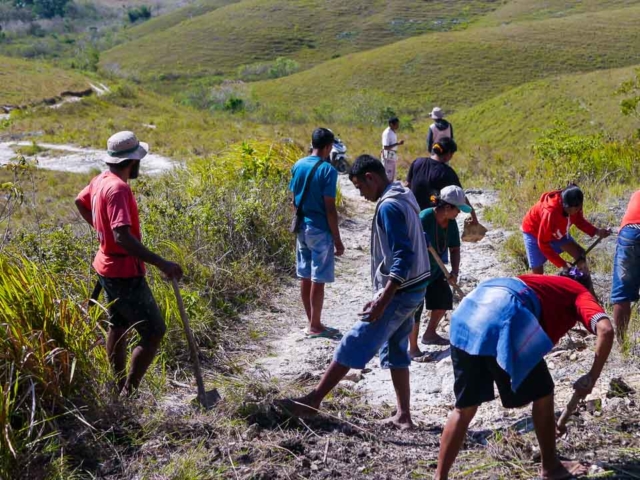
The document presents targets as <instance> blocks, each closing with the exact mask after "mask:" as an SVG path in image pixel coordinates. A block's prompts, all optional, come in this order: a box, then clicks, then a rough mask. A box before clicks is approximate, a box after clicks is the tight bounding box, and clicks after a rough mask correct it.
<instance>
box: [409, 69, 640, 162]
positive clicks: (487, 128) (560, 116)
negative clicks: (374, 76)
mask: <svg viewBox="0 0 640 480" xmlns="http://www.w3.org/2000/svg"><path fill="white" fill-rule="evenodd" d="M634 70H635V67H627V68H620V69H611V70H598V71H596V72H591V73H586V74H574V75H563V76H559V77H552V78H548V79H545V80H539V81H536V82H531V83H526V84H524V85H522V86H520V87H516V88H514V89H512V90H509V91H508V92H506V93H504V94H501V95H497V96H495V97H493V98H489V99H487V100H486V101H483V102H482V103H479V104H477V105H475V106H473V107H471V108H467V109H462V110H460V111H458V112H456V113H455V114H454V115H452V116H451V121H452V122H453V124H454V125H455V126H456V134H457V138H456V140H458V142H459V144H460V146H461V149H462V151H466V152H468V151H469V150H470V149H474V150H475V149H479V148H484V146H486V147H489V148H491V149H493V150H503V151H507V150H513V149H518V150H525V149H528V148H529V146H530V145H531V144H532V143H533V142H534V141H535V140H536V139H537V138H538V137H540V135H542V134H543V132H544V131H545V130H547V129H548V128H550V127H551V126H552V125H553V124H554V122H557V121H560V122H563V123H564V124H565V125H566V126H567V128H569V129H570V130H572V131H575V132H576V133H582V134H594V133H605V134H607V135H609V136H611V137H613V138H616V139H618V140H623V139H625V138H627V137H629V136H630V135H632V134H633V133H634V132H635V131H636V129H637V128H638V125H637V124H636V122H634V121H633V119H632V118H628V117H625V116H624V115H623V114H622V113H621V111H620V104H619V99H618V98H616V96H615V95H614V92H615V91H616V90H617V89H619V88H620V86H621V85H622V84H623V83H625V82H627V83H628V82H629V79H630V78H631V77H632V76H633V72H634ZM421 127H422V128H421V129H422V130H426V128H427V126H426V125H424V126H421Z"/></svg>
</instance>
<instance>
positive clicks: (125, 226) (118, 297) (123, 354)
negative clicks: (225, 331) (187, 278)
mask: <svg viewBox="0 0 640 480" xmlns="http://www.w3.org/2000/svg"><path fill="white" fill-rule="evenodd" d="M148 151H149V145H148V144H146V143H143V142H140V141H139V140H138V139H137V138H136V136H135V135H134V134H133V133H132V132H127V131H124V132H118V133H116V134H115V135H113V136H111V138H109V140H108V141H107V156H106V157H105V163H106V164H107V166H108V170H107V171H105V172H103V173H101V174H100V175H98V176H96V177H94V178H93V179H92V180H91V182H90V183H89V185H88V186H87V187H85V188H84V189H83V190H82V191H81V192H80V193H79V194H78V197H77V198H76V207H77V208H78V211H79V212H80V215H82V218H84V219H85V221H86V222H87V223H88V224H89V225H91V226H92V227H93V228H94V229H95V230H96V232H97V233H98V240H99V241H100V248H99V249H98V253H97V254H96V256H95V259H94V260H93V268H94V269H95V270H96V272H97V274H98V281H99V285H96V290H95V291H94V295H93V297H94V298H93V299H94V300H95V299H96V298H95V297H97V294H98V293H99V291H100V288H102V289H104V293H105V295H104V297H105V298H104V300H105V303H110V304H111V306H110V307H109V322H110V325H109V332H108V337H107V354H108V356H109V360H110V362H111V364H112V366H113V369H114V371H115V374H116V378H117V385H118V390H119V392H120V393H121V394H123V395H127V396H128V395H131V394H133V393H134V392H135V391H136V390H137V388H138V386H139V385H140V381H141V380H142V377H143V376H144V374H145V372H146V371H147V369H148V368H149V365H151V362H152V361H153V358H154V356H155V354H156V352H157V350H158V347H159V346H160V342H161V341H162V337H163V336H164V333H165V330H166V326H165V324H164V320H163V318H162V314H161V313H160V309H159V308H158V305H157V303H156V301H155V299H154V298H153V294H152V293H151V289H150V288H149V285H148V284H147V281H146V279H145V273H146V270H145V263H150V264H151V265H155V266H156V267H158V268H159V269H160V270H161V271H162V272H163V273H164V274H165V275H166V276H167V277H169V278H176V279H180V278H181V277H182V268H181V267H180V265H178V264H177V263H174V262H170V261H168V260H165V259H164V258H162V257H160V256H159V255H157V254H155V253H153V252H152V251H150V250H149V249H147V248H146V247H145V246H144V245H143V244H142V243H141V240H142V236H141V234H140V219H139V216H138V205H137V203H136V200H135V198H134V196H133V192H132V191H131V187H130V186H129V185H128V183H127V182H128V181H129V180H130V179H135V178H137V177H138V174H139V172H140V161H141V160H142V159H143V158H144V157H145V156H146V155H147V152H148ZM132 327H133V328H135V329H136V331H137V332H138V334H139V335H140V341H139V343H138V345H137V346H136V347H135V348H134V349H133V353H132V355H131V366H130V369H129V373H128V375H126V374H125V371H126V365H127V342H126V341H125V336H126V333H127V332H128V331H129V329H130V328H132Z"/></svg>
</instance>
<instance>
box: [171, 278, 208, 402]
mask: <svg viewBox="0 0 640 480" xmlns="http://www.w3.org/2000/svg"><path fill="white" fill-rule="evenodd" d="M172 285H173V293H174V294H175V296H176V301H177V302H178V309H179V310H180V318H181V319H182V325H183V326H184V332H185V333H186V335H187V343H188V344H189V350H190V351H191V362H192V363H193V374H194V375H195V377H196V383H197V385H198V397H197V399H198V402H199V403H200V405H202V406H203V407H204V408H205V410H207V409H209V408H211V407H213V405H214V404H215V403H217V402H218V400H220V394H219V393H218V390H216V389H213V390H210V391H208V392H207V391H206V390H205V388H204V379H203V378H202V369H201V368H200V358H199V357H198V346H197V345H196V340H195V338H194V337H193V332H192V331H191V326H190V325H189V317H187V311H186V310H185V308H184V302H183V301H182V295H180V288H179V287H178V281H177V280H176V279H175V278H174V279H173V280H172Z"/></svg>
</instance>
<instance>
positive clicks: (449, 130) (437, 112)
mask: <svg viewBox="0 0 640 480" xmlns="http://www.w3.org/2000/svg"><path fill="white" fill-rule="evenodd" d="M430 117H431V118H432V119H433V120H435V121H434V122H433V123H432V124H431V126H430V127H429V134H428V135H427V152H428V153H431V149H432V148H433V145H434V144H435V143H438V141H439V140H440V139H442V138H445V137H448V138H450V139H451V140H453V126H452V125H451V124H450V123H449V122H447V121H446V120H445V119H444V112H443V111H442V109H441V108H440V107H435V108H434V109H433V110H431V115H430Z"/></svg>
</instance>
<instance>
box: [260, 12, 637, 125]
mask: <svg viewBox="0 0 640 480" xmlns="http://www.w3.org/2000/svg"><path fill="white" fill-rule="evenodd" d="M638 15H640V7H631V8H626V9H621V10H612V11H606V12H597V13H588V14H581V15H574V16H571V17H567V18H559V19H552V20H545V21H538V22H524V23H517V24H511V25H507V26H503V27H495V28H480V29H468V30H465V31H462V32H450V33H441V34H440V33H439V34H432V35H423V36H420V37H416V38H411V39H408V40H404V41H400V42H397V43H395V44H393V45H389V46H386V47H381V48H378V49H375V50H372V51H368V52H362V53H358V54H353V55H349V56H348V57H344V58H339V59H336V60H332V61H329V62H326V63H324V64H322V65H321V66H318V67H315V68H312V69H310V70H307V71H304V72H301V73H298V74H295V75H292V76H290V77H286V78H282V79H278V80H273V81H267V82H259V83H256V84H255V85H254V96H255V99H256V101H258V102H261V103H263V104H264V109H265V112H266V113H265V115H264V116H263V118H264V120H267V119H270V120H271V121H274V122H278V121H282V120H284V119H288V120H297V121H301V120H304V119H314V118H315V119H317V118H321V119H323V120H324V121H331V122H344V121H347V122H353V121H356V120H357V114H356V112H354V107H353V105H354V104H356V105H357V104H359V103H364V104H365V105H370V106H371V108H375V107H378V108H380V107H390V108H392V109H393V110H395V111H404V112H406V111H409V112H415V113H416V114H418V113H422V114H424V113H425V112H426V111H429V110H430V108H431V107H432V106H433V105H435V104H438V105H441V106H443V107H445V108H447V110H448V111H449V112H451V111H454V110H456V111H457V110H460V109H462V108H464V107H471V106H473V105H476V104H478V103H480V102H482V101H485V100H486V99H488V98H492V97H494V96H496V95H499V94H501V93H504V92H506V91H508V90H509V89H511V88H514V87H516V86H518V85H522V84H524V83H528V82H531V81H533V80H536V79H544V78H549V77H551V76H556V75H559V74H563V73H565V74H566V73H573V72H575V73H578V72H588V71H596V70H602V69H608V68H614V67H622V66H630V65H637V64H639V63H640V54H639V53H638V49H637V48H636V47H637V45H638V44H639V42H640V33H639V31H638V28H637V25H636V23H637V22H636V19H637V18H638ZM613 25H615V28H613V27H612V26H613ZM585 31H588V32H589V35H585V34H584V32H585ZM329 72H330V74H329ZM430 79H431V80H430ZM335 85H340V89H339V90H336V89H335ZM399 92H401V94H399ZM367 120H368V119H367Z"/></svg>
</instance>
